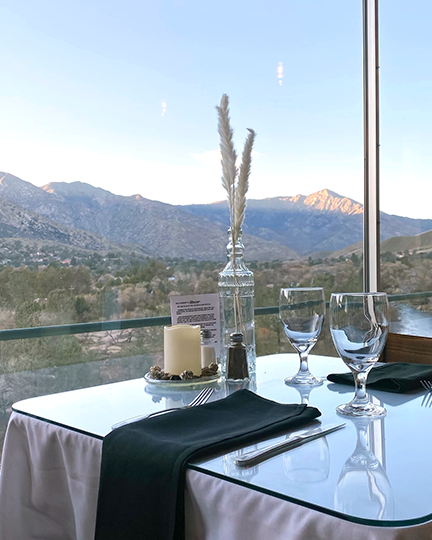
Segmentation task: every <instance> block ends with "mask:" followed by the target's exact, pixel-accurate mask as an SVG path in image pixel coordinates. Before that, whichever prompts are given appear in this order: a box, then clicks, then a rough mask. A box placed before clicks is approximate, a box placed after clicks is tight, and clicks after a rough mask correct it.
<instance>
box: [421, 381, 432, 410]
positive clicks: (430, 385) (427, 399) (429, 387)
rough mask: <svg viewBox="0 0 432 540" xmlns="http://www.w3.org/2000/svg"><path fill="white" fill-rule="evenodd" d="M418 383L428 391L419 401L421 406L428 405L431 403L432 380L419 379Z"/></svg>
mask: <svg viewBox="0 0 432 540" xmlns="http://www.w3.org/2000/svg"><path fill="white" fill-rule="evenodd" d="M420 384H421V385H422V386H423V388H424V389H425V390H427V391H428V393H427V394H425V395H424V397H423V401H422V402H421V404H422V407H430V406H431V405H432V382H431V381H420Z"/></svg>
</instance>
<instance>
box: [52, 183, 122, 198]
mask: <svg viewBox="0 0 432 540" xmlns="http://www.w3.org/2000/svg"><path fill="white" fill-rule="evenodd" d="M42 189H43V190H44V191H46V192H47V193H53V194H57V195H61V196H63V197H64V196H68V195H73V196H74V197H77V196H78V197H79V196H83V195H84V196H86V197H88V196H95V195H96V196H97V195H98V196H105V197H107V196H113V197H117V195H113V194H112V193H111V192H110V191H107V190H106V189H102V188H99V187H94V186H92V185H91V184H87V183H85V182H80V181H78V180H77V181H75V182H49V184H45V185H44V186H42Z"/></svg>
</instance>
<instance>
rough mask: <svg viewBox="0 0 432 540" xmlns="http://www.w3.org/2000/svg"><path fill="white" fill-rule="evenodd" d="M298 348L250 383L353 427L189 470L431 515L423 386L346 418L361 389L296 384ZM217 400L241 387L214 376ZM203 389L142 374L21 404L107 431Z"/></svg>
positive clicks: (376, 513) (262, 364)
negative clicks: (268, 454)
mask: <svg viewBox="0 0 432 540" xmlns="http://www.w3.org/2000/svg"><path fill="white" fill-rule="evenodd" d="M297 364H298V358H297V355H294V354H292V355H287V354H283V355H272V356H268V357H261V358H258V360H257V375H256V381H251V382H250V383H249V384H248V385H247V386H248V387H249V388H250V389H251V390H253V391H256V392H257V393H258V394H260V395H262V396H263V397H266V398H268V399H272V400H275V401H278V402H281V403H301V402H303V403H307V402H309V404H310V405H312V406H315V407H317V408H319V410H320V411H321V412H322V416H321V417H320V418H319V420H320V421H321V422H322V423H323V424H327V423H340V422H346V424H347V425H346V427H345V428H344V429H342V430H340V431H337V432H335V433H332V434H330V435H328V436H327V437H325V438H324V437H323V438H321V439H318V440H315V441H313V442H310V443H308V444H305V445H304V446H302V447H299V448H295V449H293V450H290V451H288V452H285V453H283V454H281V455H279V456H276V457H273V458H271V459H269V460H267V461H265V462H263V463H261V464H260V465H257V466H255V467H251V468H248V469H244V468H239V467H238V466H236V465H235V464H234V459H235V457H237V456H238V455H240V454H243V453H245V452H247V451H249V450H252V449H258V448H260V447H262V446H265V445H267V444H269V443H270V442H276V441H280V440H283V439H284V437H285V436H280V437H277V438H275V439H272V440H271V441H265V442H262V443H258V444H256V445H254V446H251V447H247V448H242V449H239V450H237V451H235V452H232V453H230V454H226V455H223V456H217V457H215V458H213V459H208V460H205V461H202V462H199V463H193V464H191V465H190V468H192V469H195V470H198V471H200V472H202V473H205V474H209V475H213V476H216V477H218V478H222V479H224V480H226V481H229V482H233V483H236V484H240V485H243V486H247V487H249V488H251V489H255V490H257V491H260V492H263V493H267V494H270V495H272V496H275V497H278V498H281V499H285V500H288V501H293V502H295V503H297V504H301V505H304V506H307V507H310V508H314V509H317V510H319V511H322V512H325V513H329V514H333V515H337V516H340V517H343V518H344V519H348V520H351V521H354V522H358V523H364V524H368V525H375V526H381V527H386V526H391V527H395V526H408V525H414V524H418V523H424V522H427V521H430V520H431V519H432V482H431V481H430V478H432V461H431V460H430V448H432V433H431V429H430V422H431V419H432V408H428V407H425V406H424V401H425V400H424V395H425V393H424V392H419V393H413V394H391V393H387V392H378V391H373V392H371V396H372V399H374V400H375V401H376V402H377V403H381V404H384V406H385V407H386V409H387V411H388V412H387V416H386V417H385V418H381V419H378V420H374V421H370V420H367V421H364V420H358V419H354V420H351V419H345V418H341V417H340V416H338V415H337V414H336V412H335V408H336V406H337V405H339V404H341V403H345V402H346V401H348V400H349V399H350V396H351V395H352V394H353V388H352V387H348V386H342V385H337V384H334V383H329V382H326V383H325V384H324V385H323V386H319V387H314V388H304V389H299V390H298V389H297V388H295V387H289V386H287V385H285V384H284V382H283V381H284V378H285V377H286V376H288V375H290V374H291V373H294V372H295V370H296V368H297V367H298V366H297ZM310 365H311V370H312V372H313V373H315V374H316V375H317V376H323V377H325V376H326V375H327V374H328V373H331V372H332V373H336V372H344V371H346V369H345V366H344V364H343V363H342V361H341V360H339V359H337V358H328V357H320V356H311V358H310ZM212 385H213V386H214V388H215V392H214V394H213V396H212V399H220V398H222V397H225V396H226V395H227V394H229V393H230V392H232V391H235V390H236V389H237V388H239V387H240V386H242V385H240V386H236V385H228V384H226V383H224V382H222V381H221V380H218V381H215V382H213V383H212ZM201 389H202V387H193V386H191V387H189V388H178V389H171V388H164V387H161V388H160V387H158V386H157V385H148V384H146V383H145V382H144V379H135V380H132V381H125V382H120V383H114V384H108V385H104V386H98V387H94V388H86V389H82V390H74V391H71V392H64V393H61V394H53V395H49V396H43V397H38V398H32V399H28V400H24V401H20V402H18V403H16V404H15V405H14V406H13V410H14V411H16V412H19V413H23V414H27V415H30V416H33V417H36V418H41V419H43V420H46V421H48V422H52V423H55V424H58V425H60V426H63V427H66V428H68V429H72V430H76V431H79V432H82V433H86V434H89V435H91V436H94V437H97V438H103V437H104V436H105V435H106V434H107V433H109V432H110V431H111V426H112V425H113V424H115V423H117V422H120V421H121V420H124V419H126V418H130V417H133V416H136V415H138V414H148V413H151V412H154V411H156V410H160V409H164V408H171V407H175V406H183V405H186V404H188V403H189V402H190V401H192V399H193V398H194V397H195V396H196V395H197V394H198V392H199V391H200V390H201Z"/></svg>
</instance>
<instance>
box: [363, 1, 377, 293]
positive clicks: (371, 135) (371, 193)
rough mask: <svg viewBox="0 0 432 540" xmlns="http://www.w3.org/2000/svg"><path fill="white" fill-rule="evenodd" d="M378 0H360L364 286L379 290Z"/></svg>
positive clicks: (367, 290) (371, 290)
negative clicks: (361, 6) (361, 25)
mask: <svg viewBox="0 0 432 540" xmlns="http://www.w3.org/2000/svg"><path fill="white" fill-rule="evenodd" d="M378 69H379V59H378V0H363V100H364V217H363V220H364V221H363V288H364V292H376V291H378V290H379V274H380V214H379V76H378Z"/></svg>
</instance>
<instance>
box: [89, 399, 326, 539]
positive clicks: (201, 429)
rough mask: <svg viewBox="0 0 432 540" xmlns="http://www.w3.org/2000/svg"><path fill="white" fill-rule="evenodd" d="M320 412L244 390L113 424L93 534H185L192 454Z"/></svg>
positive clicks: (240, 442)
mask: <svg viewBox="0 0 432 540" xmlns="http://www.w3.org/2000/svg"><path fill="white" fill-rule="evenodd" d="M320 415H321V413H320V411H319V410H318V409H316V408H314V407H308V406H306V405H297V404H289V405H283V404H280V403H275V402H273V401H269V400H267V399H264V398H262V397H260V396H258V395H256V394H254V393H252V392H250V391H249V390H239V391H237V392H235V393H233V394H231V395H230V396H228V397H226V398H224V399H221V400H219V401H215V402H211V403H207V404H206V405H201V406H200V407H191V408H190V409H183V410H179V411H175V412H172V413H170V414H164V415H160V416H155V417H153V418H149V419H145V420H141V421H139V422H135V423H133V424H129V425H126V426H123V427H121V428H118V429H116V430H114V431H112V432H111V433H109V434H108V435H107V436H106V437H105V438H104V440H103V446H102V464H101V478H100V485H99V498H98V507H97V517H96V536H95V539H96V540H123V539H124V540H139V539H140V538H143V539H144V538H145V539H146V540H171V539H175V540H178V539H181V538H183V537H184V487H185V465H186V462H187V461H189V460H191V459H196V458H202V457H205V456H210V455H212V454H215V453H220V452H227V451H230V450H234V449H235V448H237V447H241V446H247V445H249V444H252V443H253V442H255V441H257V440H260V439H263V438H266V437H269V436H271V435H276V434H277V433H279V432H282V431H286V430H290V429H293V428H297V427H299V426H302V425H304V424H307V423H309V422H311V421H312V420H313V419H314V418H316V417H318V416H320Z"/></svg>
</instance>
